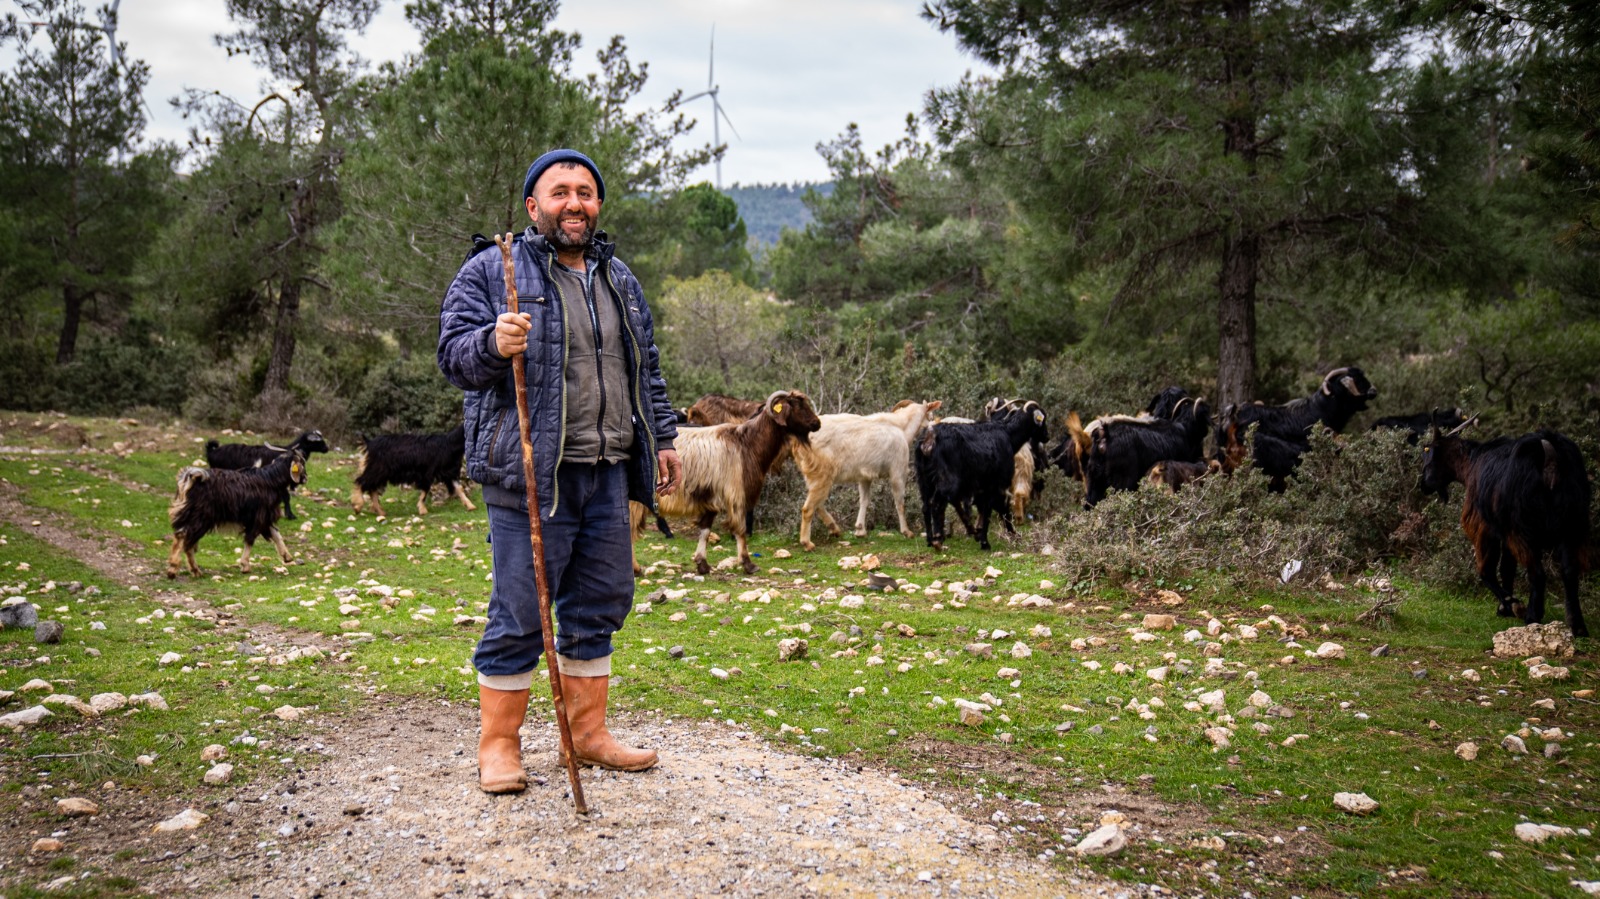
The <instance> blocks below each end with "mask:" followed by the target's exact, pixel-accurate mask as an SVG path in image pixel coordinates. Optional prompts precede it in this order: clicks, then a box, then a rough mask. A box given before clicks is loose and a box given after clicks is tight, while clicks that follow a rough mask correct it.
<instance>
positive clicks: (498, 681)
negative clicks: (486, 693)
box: [478, 671, 533, 692]
mask: <svg viewBox="0 0 1600 899" xmlns="http://www.w3.org/2000/svg"><path fill="white" fill-rule="evenodd" d="M478 686H480V687H488V688H489V689H491V690H504V691H506V692H514V691H517V690H527V689H531V688H532V687H533V672H532V671H525V672H523V673H521V674H484V673H482V672H479V674H478Z"/></svg>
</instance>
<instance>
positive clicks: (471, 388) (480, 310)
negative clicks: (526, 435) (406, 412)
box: [439, 228, 678, 518]
mask: <svg viewBox="0 0 1600 899" xmlns="http://www.w3.org/2000/svg"><path fill="white" fill-rule="evenodd" d="M595 250H596V251H597V255H598V260H596V258H595V255H591V256H590V260H589V261H590V264H591V265H593V264H596V263H598V265H599V269H598V270H597V271H596V273H595V274H596V277H600V278H604V279H605V282H606V283H607V284H609V285H610V287H611V292H612V293H613V294H614V295H615V296H616V297H617V298H619V300H620V301H621V303H622V306H623V309H622V322H623V326H624V328H625V330H626V332H627V333H626V334H625V335H624V336H625V337H626V340H624V341H623V343H624V348H625V350H626V351H627V358H628V370H629V372H630V373H631V374H632V377H631V378H630V379H629V394H630V400H631V404H632V411H633V434H634V449H633V453H632V455H631V456H630V458H629V461H628V463H627V464H628V497H629V498H630V499H633V500H636V501H638V502H641V503H644V504H645V505H647V506H649V507H650V508H651V509H654V508H655V483H656V452H657V450H658V449H660V448H663V447H670V446H671V445H672V440H673V438H675V437H676V436H677V434H678V429H677V424H676V418H675V416H674V414H673V411H672V404H671V402H670V401H669V400H668V399H667V382H666V379H665V378H663V377H662V376H661V365H660V355H659V352H658V351H657V349H656V341H655V322H654V320H653V319H652V318H651V315H650V307H649V305H647V304H646V303H645V300H644V290H643V289H642V288H641V287H640V286H639V281H638V279H636V278H635V277H634V276H633V273H632V272H630V271H628V267H627V266H625V265H623V264H622V262H621V260H618V259H616V258H615V252H616V246H615V244H612V243H611V242H610V241H608V240H606V239H605V233H604V232H601V233H599V234H597V235H596V238H595ZM512 259H513V261H514V263H515V266H516V275H517V300H518V308H519V311H521V312H525V313H527V314H528V315H530V316H531V317H532V318H533V330H532V331H530V332H529V333H528V349H527V352H526V353H525V356H526V358H527V371H528V414H529V421H530V422H531V427H530V430H531V432H532V435H533V458H534V473H535V477H536V478H537V484H538V488H539V505H540V506H541V507H542V508H541V514H542V515H543V516H544V517H546V518H548V517H549V516H550V514H551V513H552V512H553V511H554V510H555V508H556V506H557V505H558V504H559V503H560V501H561V497H560V496H559V495H557V492H556V477H555V473H556V466H557V465H558V464H560V462H561V448H562V444H563V443H564V442H565V441H564V437H565V433H564V430H565V423H566V407H565V405H564V391H563V390H562V384H563V383H565V375H566V363H567V327H566V321H565V315H564V311H563V310H564V309H565V304H563V303H562V301H561V296H560V294H559V292H558V288H557V287H556V283H555V279H554V278H553V277H551V272H552V271H553V268H552V266H554V264H555V254H554V253H552V252H551V248H550V246H549V244H548V243H546V241H545V239H544V237H543V236H541V235H539V234H538V233H536V232H535V231H534V230H533V229H532V228H529V229H527V230H526V231H524V232H523V233H521V234H519V235H517V236H516V238H515V240H514V242H513V249H512ZM505 311H506V288H505V269H504V266H503V261H502V259H501V256H500V251H499V248H498V247H496V246H495V245H494V244H493V243H491V242H487V241H483V240H481V239H480V240H479V241H478V243H477V245H476V247H475V248H474V251H473V252H472V254H471V255H469V256H468V257H467V260H466V262H465V263H464V264H463V265H462V266H461V270H460V271H459V272H457V273H456V277H455V280H454V281H452V282H450V288H449V289H448V290H446V291H445V294H444V300H443V301H442V302H441V303H440V307H439V370H440V371H442V372H444V376H445V377H446V378H447V379H449V381H450V383H452V384H454V385H455V386H457V387H459V388H461V389H462V390H464V391H466V401H465V416H464V425H465V428H466V433H467V436H466V443H467V476H468V477H470V478H472V479H473V480H474V481H477V482H478V483H479V484H482V485H483V495H484V501H485V502H490V503H494V504H496V505H505V506H516V507H518V508H523V509H526V507H527V499H526V493H525V491H526V481H525V480H524V478H523V473H522V437H521V431H520V428H519V426H518V423H517V392H516V386H515V381H514V380H513V377H512V374H511V360H510V359H506V358H502V357H501V356H500V354H499V353H498V352H496V351H495V349H494V344H493V341H494V323H495V318H496V317H497V316H499V315H500V314H501V313H502V312H505Z"/></svg>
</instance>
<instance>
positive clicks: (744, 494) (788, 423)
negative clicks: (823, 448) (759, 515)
mask: <svg viewBox="0 0 1600 899" xmlns="http://www.w3.org/2000/svg"><path fill="white" fill-rule="evenodd" d="M821 426H822V422H821V421H820V420H818V418H817V413H816V412H815V411H813V410H812V408H811V401H810V400H809V399H807V398H806V395H805V394H803V393H801V392H799V391H798V390H795V391H784V390H780V391H778V392H776V393H774V394H772V395H771V396H769V397H767V401H766V402H765V403H763V404H762V406H761V411H760V412H758V413H757V414H756V415H754V416H752V417H751V418H748V419H746V420H745V421H743V422H740V423H739V424H720V425H712V426H710V427H704V428H688V429H685V430H683V431H680V432H678V439H677V441H676V446H677V450H678V455H679V457H681V458H682V460H683V480H682V483H680V484H679V485H678V489H677V490H675V491H673V492H672V494H671V495H669V496H663V497H660V498H659V500H658V506H659V509H660V512H661V514H662V515H669V516H672V517H675V518H694V519H696V523H697V524H698V526H699V528H700V543H699V545H698V546H697V547H696V548H695V552H694V562H695V570H696V571H698V572H699V573H700V574H709V573H710V571H711V566H710V564H708V563H707V562H706V543H707V541H708V540H709V535H710V533H711V524H712V522H714V521H716V518H717V516H718V515H719V514H720V515H725V516H726V517H727V519H728V527H729V528H730V529H731V530H732V531H733V535H734V538H735V539H736V540H737V541H738V544H739V562H740V563H741V564H742V565H743V566H744V570H745V573H747V574H754V573H755V571H756V566H755V563H754V562H752V561H751V560H750V545H749V538H748V534H747V533H746V532H745V513H746V512H747V511H748V510H749V509H751V508H752V507H754V506H755V503H756V500H758V499H759V498H760V497H761V488H762V486H763V484H764V483H765V482H766V477H767V472H768V471H769V470H771V468H772V467H773V464H774V463H775V461H776V460H777V458H778V454H779V453H780V452H781V451H782V450H783V447H784V444H785V441H786V440H787V439H788V438H790V437H793V438H794V439H796V440H798V441H799V442H801V443H802V444H804V443H807V442H808V440H809V437H810V435H811V434H812V433H814V432H815V431H816V430H817V429H818V428H820V427H821Z"/></svg>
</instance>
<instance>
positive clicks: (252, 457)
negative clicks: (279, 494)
mask: <svg viewBox="0 0 1600 899" xmlns="http://www.w3.org/2000/svg"><path fill="white" fill-rule="evenodd" d="M289 450H294V451H296V452H298V453H299V454H300V457H301V458H302V459H305V460H306V461H307V462H310V461H311V454H312V453H325V452H327V451H328V441H326V440H324V439H323V438H322V432H321V431H317V430H311V431H302V432H300V436H299V437H296V438H295V439H294V440H292V441H290V443H289V445H288V446H273V445H272V444H270V443H263V444H261V445H260V446H257V445H255V444H253V443H218V442H217V441H215V440H207V441H206V464H207V465H209V466H211V467H212V468H226V469H228V470H230V471H244V470H245V469H247V468H260V467H262V466H263V465H267V464H269V463H271V462H272V460H273V459H276V458H277V457H278V456H279V454H281V453H284V452H287V451H289ZM297 486H298V485H297ZM289 492H290V493H293V492H294V488H293V487H291V488H289ZM283 517H284V518H289V519H293V518H294V517H295V516H294V509H292V508H290V506H289V496H288V494H285V495H284V497H283Z"/></svg>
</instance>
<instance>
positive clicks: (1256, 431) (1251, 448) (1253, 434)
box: [1215, 404, 1311, 493]
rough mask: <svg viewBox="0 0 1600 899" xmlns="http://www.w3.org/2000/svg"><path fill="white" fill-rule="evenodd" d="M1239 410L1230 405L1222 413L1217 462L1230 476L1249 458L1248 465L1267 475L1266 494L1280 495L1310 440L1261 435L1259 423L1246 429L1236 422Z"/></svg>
mask: <svg viewBox="0 0 1600 899" xmlns="http://www.w3.org/2000/svg"><path fill="white" fill-rule="evenodd" d="M1238 411H1239V407H1237V406H1234V405H1232V404H1229V405H1228V406H1227V407H1226V408H1224V409H1223V410H1222V421H1221V422H1220V423H1219V424H1218V428H1219V429H1220V434H1219V436H1218V438H1217V452H1216V456H1215V459H1216V461H1217V463H1218V464H1219V465H1220V466H1221V467H1222V469H1223V470H1224V471H1227V472H1229V473H1232V472H1233V471H1234V470H1235V469H1237V468H1238V467H1239V466H1241V465H1243V464H1244V460H1245V458H1246V457H1248V458H1249V459H1250V464H1251V466H1252V467H1254V468H1255V469H1256V470H1257V471H1260V472H1261V473H1262V474H1264V475H1266V476H1267V478H1268V481H1267V491H1268V492H1270V493H1282V492H1284V491H1285V490H1287V489H1289V476H1290V475H1292V474H1294V473H1295V470H1296V469H1298V468H1299V467H1300V457H1301V456H1303V455H1305V454H1306V453H1308V452H1310V451H1311V440H1310V438H1309V437H1302V438H1300V439H1297V440H1290V439H1286V438H1283V437H1277V436H1274V435H1272V434H1269V433H1264V432H1263V431H1262V430H1261V426H1260V425H1259V424H1257V425H1255V426H1253V427H1248V428H1247V427H1245V426H1244V425H1241V424H1240V423H1239V415H1238Z"/></svg>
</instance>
